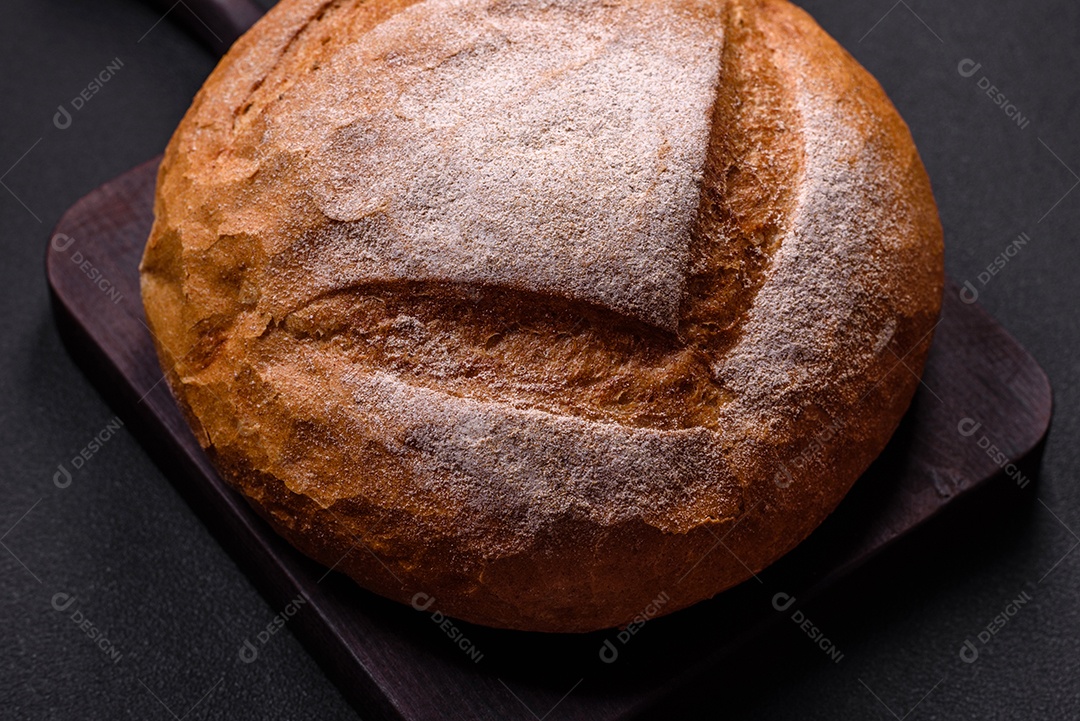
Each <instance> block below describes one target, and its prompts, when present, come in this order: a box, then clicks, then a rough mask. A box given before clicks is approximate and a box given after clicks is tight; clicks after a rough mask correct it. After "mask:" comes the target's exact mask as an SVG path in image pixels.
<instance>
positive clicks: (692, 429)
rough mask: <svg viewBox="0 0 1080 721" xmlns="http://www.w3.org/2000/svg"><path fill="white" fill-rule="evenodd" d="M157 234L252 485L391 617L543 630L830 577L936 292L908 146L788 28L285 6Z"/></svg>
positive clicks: (218, 105)
mask: <svg viewBox="0 0 1080 721" xmlns="http://www.w3.org/2000/svg"><path fill="white" fill-rule="evenodd" d="M155 212H156V221H155V223H154V227H153V231H152V233H151V236H150V239H149V242H148V244H147V247H146V252H145V256H144V258H143V261H142V266H141V271H142V294H143V301H144V304H145V309H146V315H147V319H148V321H149V326H150V328H151V330H152V333H153V335H154V339H155V342H156V344H157V349H158V352H159V354H160V359H161V365H162V368H163V369H164V370H165V374H166V377H167V378H168V383H169V385H170V387H171V388H172V390H173V393H174V394H175V395H176V398H177V400H178V401H179V404H180V406H181V408H182V409H183V411H184V413H185V415H186V417H187V419H188V421H189V423H190V424H191V427H192V429H193V431H194V433H195V435H196V436H197V437H198V439H199V441H200V443H201V444H202V446H203V447H204V448H206V450H207V452H208V453H209V455H210V458H211V459H212V460H213V463H214V464H215V466H216V467H217V468H218V470H219V471H220V472H221V474H222V475H223V476H224V477H225V478H226V479H228V481H229V482H230V483H231V484H232V485H233V486H234V487H235V488H236V489H237V490H239V491H240V492H241V493H242V494H244V496H246V497H247V499H248V500H249V501H250V502H251V504H252V505H253V506H254V508H255V509H257V510H258V511H259V512H260V513H261V514H262V516H263V517H265V518H266V520H267V521H269V523H270V524H272V525H273V527H274V528H275V529H276V530H277V531H278V532H279V533H281V534H282V535H284V536H285V537H286V538H287V539H288V540H289V541H290V542H292V543H293V544H294V545H295V546H297V547H298V548H299V549H301V550H302V551H303V552H304V553H306V554H308V555H309V556H311V557H312V558H314V559H317V560H318V561H320V562H322V563H324V564H326V565H327V566H332V567H333V568H335V569H337V570H340V571H343V572H345V573H347V574H348V575H349V576H351V577H352V578H354V579H355V580H356V581H357V582H358V583H360V584H361V585H362V586H364V587H366V588H368V589H371V590H372V591H375V592H376V593H379V594H382V595H384V596H387V597H389V598H393V599H397V600H400V601H403V602H408V601H410V599H413V598H414V597H417V596H416V594H418V593H423V594H426V595H425V596H423V597H422V598H423V599H425V603H428V602H429V601H428V598H429V597H433V598H434V601H433V603H434V607H436V608H438V609H439V610H440V611H442V612H443V613H445V614H448V615H451V616H456V617H458V618H461V619H465V620H467V621H472V622H476V623H480V624H486V625H491V626H498V627H506V628H515V629H526V630H539V631H564V632H570V631H572V632H581V631H590V630H594V629H599V628H604V627H609V626H616V625H621V624H626V623H628V622H630V621H631V620H632V619H633V618H634V617H635V616H636V615H637V614H638V613H639V612H641V611H642V610H643V609H645V608H646V607H647V606H649V605H650V603H651V602H652V601H653V600H654V599H656V598H657V597H659V596H661V594H666V595H665V596H664V598H666V599H668V600H667V601H666V602H665V603H664V604H662V606H661V610H662V611H663V612H665V613H666V612H671V611H674V610H676V609H679V608H683V607H685V606H688V605H690V604H693V603H695V602H697V601H700V600H702V599H705V598H708V597H711V596H713V595H714V594H716V593H718V592H720V591H722V590H724V589H726V588H728V587H730V586H732V585H734V584H737V583H739V582H741V581H743V580H745V579H747V578H748V577H749V576H750V574H751V573H752V572H757V571H759V570H761V569H763V568H765V567H766V566H768V565H769V564H770V563H772V562H773V561H775V560H776V559H777V558H779V557H780V556H781V555H783V554H784V553H785V552H787V551H788V550H789V549H791V548H792V547H793V546H795V545H796V544H797V543H799V542H800V541H801V540H802V539H804V538H805V537H806V536H807V535H808V534H809V533H810V532H811V531H812V530H813V529H814V528H815V527H816V526H817V525H818V524H820V523H821V521H822V520H823V519H824V518H825V517H826V516H827V515H828V514H829V513H830V512H831V511H832V510H833V508H834V507H835V506H836V505H837V503H838V502H839V501H840V499H841V498H842V497H843V496H844V494H845V493H846V492H847V491H848V489H849V488H850V486H851V485H852V483H853V482H854V481H855V480H856V478H858V476H859V475H860V474H861V473H862V472H863V470H865V468H866V467H867V465H868V464H869V463H870V462H871V461H872V460H873V459H874V457H875V456H877V455H878V453H879V452H880V451H881V450H882V448H883V447H884V446H885V444H886V442H887V441H888V439H889V437H890V435H891V434H892V433H893V431H894V430H895V428H896V426H897V423H898V422H899V420H900V418H901V416H902V415H903V413H904V411H905V409H906V408H907V406H908V404H909V402H910V399H911V397H912V394H913V392H914V389H915V387H916V385H917V384H918V377H919V374H920V373H921V371H922V366H923V361H924V358H925V356H926V353H927V350H928V348H929V345H930V341H931V336H932V331H933V328H934V327H935V321H936V317H937V315H938V311H939V306H940V300H941V292H942V231H941V227H940V223H939V220H938V216H937V210H936V207H935V205H934V200H933V195H932V193H931V189H930V185H929V182H928V179H927V176H926V173H925V170H924V169H923V166H922V163H921V162H920V159H919V157H918V154H917V152H916V149H915V147H914V144H913V142H912V139H911V137H910V135H909V133H908V130H907V127H906V126H905V125H904V123H903V121H902V120H901V119H900V117H899V116H898V114H897V112H896V110H895V109H894V108H893V106H892V105H891V104H890V102H889V101H888V99H887V98H886V96H885V94H884V92H883V91H882V89H881V88H880V87H879V85H878V84H877V83H876V82H875V81H874V79H873V78H872V77H871V76H870V75H869V74H868V73H867V72H866V71H865V70H863V69H862V68H861V67H860V66H859V65H858V64H857V63H856V62H855V61H854V60H853V59H852V58H851V57H850V56H849V55H848V54H847V53H846V52H845V51H844V50H842V49H841V48H840V47H839V46H838V45H837V44H836V42H834V41H833V40H832V39H831V38H829V37H828V36H827V35H826V34H825V33H824V32H823V31H822V30H821V29H820V28H819V27H818V26H817V25H816V24H815V23H814V22H813V20H812V19H811V18H810V17H809V16H807V15H806V14H805V13H803V12H802V11H800V10H798V9H796V8H795V7H794V6H792V5H790V4H789V3H787V2H785V1H784V0H730V1H725V0H603V1H601V0H424V1H423V2H413V1H412V0H367V1H359V0H353V1H349V0H337V1H334V2H327V1H323V0H284V1H283V2H281V3H279V4H278V5H277V7H275V8H274V9H273V10H272V11H271V12H270V13H269V14H268V15H267V16H266V17H265V18H264V19H263V20H262V21H261V22H259V23H258V24H257V25H256V26H255V27H254V28H253V29H252V30H251V31H250V32H248V33H247V34H246V35H245V36H244V37H242V38H241V39H240V40H239V41H238V42H237V43H236V45H235V46H234V47H233V48H232V50H231V51H230V52H229V53H228V55H227V56H226V57H225V58H224V59H223V60H222V61H221V63H220V65H219V66H218V67H217V69H216V70H215V71H214V73H213V74H212V75H211V76H210V79H209V80H208V81H207V82H206V85H205V86H204V87H203V89H202V90H201V91H200V92H199V94H198V96H197V97H196V98H195V101H194V103H193V105H192V107H191V109H190V110H189V111H188V113H187V115H186V116H185V117H184V120H183V122H182V123H181V124H180V127H179V128H178V130H177V131H176V134H175V135H174V137H173V138H172V141H171V142H170V144H169V147H168V150H167V152H166V154H165V159H164V162H163V163H162V166H161V170H160V173H159V176H158V186H157V200H156V206H155Z"/></svg>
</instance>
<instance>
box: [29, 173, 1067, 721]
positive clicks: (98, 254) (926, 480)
mask: <svg viewBox="0 0 1080 721" xmlns="http://www.w3.org/2000/svg"><path fill="white" fill-rule="evenodd" d="M159 162H160V158H157V159H154V160H152V161H150V162H148V163H146V164H144V165H142V166H140V167H138V168H135V169H134V170H132V171H130V172H128V173H126V174H124V175H122V176H120V177H119V178H117V179H115V180H114V181H112V182H110V183H107V184H106V185H104V186H102V187H101V188H99V189H97V190H95V191H94V192H92V193H90V194H89V195H88V196H86V197H85V198H83V199H82V200H80V201H79V202H78V203H76V204H75V205H74V206H73V207H72V208H71V209H70V210H69V211H68V212H67V213H66V214H65V215H64V216H63V218H62V219H61V220H60V223H59V225H58V226H57V228H56V233H55V234H54V236H53V237H52V238H51V239H50V243H49V249H48V251H47V270H48V276H49V283H50V286H51V288H52V294H53V301H54V303H53V306H54V309H55V314H56V317H57V322H58V324H59V326H60V328H61V331H62V333H63V336H64V339H65V343H66V344H67V347H68V349H69V351H70V352H71V354H72V355H73V356H74V357H75V358H76V360H77V361H78V362H79V363H80V364H81V366H82V367H83V368H84V369H85V370H86V372H87V374H88V375H89V376H90V377H91V378H92V379H93V380H94V381H95V383H96V384H97V385H98V387H99V388H100V390H101V391H102V393H103V394H105V395H106V396H107V397H108V399H109V400H110V402H111V403H113V405H114V406H115V407H116V408H117V410H118V412H120V413H121V415H122V416H123V417H124V419H125V423H126V425H127V427H128V428H131V429H134V430H136V432H137V435H138V436H139V437H140V440H142V442H143V443H144V444H145V445H146V446H147V447H148V449H149V450H150V451H151V452H152V453H153V454H154V456H155V457H156V458H157V459H158V461H159V463H160V465H161V468H162V469H163V470H164V471H165V472H166V474H167V475H168V476H169V477H170V479H171V480H172V482H173V483H175V484H176V485H177V486H178V488H180V490H181V491H182V492H183V494H184V496H185V498H187V500H188V502H189V503H190V504H191V506H192V507H193V508H194V509H195V510H196V511H197V512H198V513H199V514H200V516H201V517H202V518H203V519H204V520H205V522H206V524H207V525H208V526H209V527H210V528H211V530H212V531H213V532H214V533H215V535H216V536H217V537H218V539H219V540H220V541H221V543H222V544H223V545H224V546H225V547H226V548H227V549H228V550H229V551H230V553H231V554H232V555H233V557H234V558H235V560H236V563H237V564H238V565H239V566H240V567H241V568H242V569H244V570H245V571H246V572H247V573H248V574H249V575H250V576H251V577H252V579H254V580H255V581H256V582H257V584H258V585H259V587H260V588H261V589H262V591H263V592H264V594H265V595H266V597H267V599H268V600H269V602H270V604H271V605H272V606H273V607H274V609H275V610H276V611H277V610H281V609H283V608H284V607H285V606H286V605H287V604H289V602H290V601H291V600H293V599H295V598H296V597H297V596H298V595H299V594H303V595H304V596H305V597H306V599H307V601H308V602H307V603H306V604H305V605H303V606H302V607H301V610H300V612H299V613H297V614H296V615H295V616H294V617H293V618H292V619H291V620H290V621H289V628H290V629H291V630H292V631H293V632H294V633H295V634H296V636H298V637H299V638H300V639H301V641H302V642H303V643H304V644H305V646H306V647H307V648H308V650H309V651H310V652H311V654H312V655H313V656H314V657H315V658H316V660H317V661H318V662H319V663H320V664H321V666H322V667H323V668H324V669H325V671H326V672H327V674H329V675H330V676H331V677H332V678H333V679H334V680H335V681H336V682H337V683H338V684H339V685H340V687H341V690H342V691H343V693H345V695H346V696H347V697H349V698H350V699H351V700H352V701H353V702H354V703H355V705H356V706H357V708H358V709H359V710H360V711H361V713H362V715H363V717H364V718H365V719H369V718H388V719H409V720H421V719H424V720H427V719H494V718H498V719H526V720H527V719H552V720H555V719H590V720H592V721H597V720H600V721H603V720H607V719H626V718H631V717H635V716H637V715H640V714H641V713H643V712H644V711H645V710H646V709H647V708H649V707H650V706H654V705H656V704H662V703H663V701H664V699H665V698H667V697H669V696H670V695H671V694H674V693H678V692H679V690H680V689H681V688H684V687H685V686H687V685H688V684H691V683H695V681H696V680H697V679H700V678H702V677H703V676H704V675H705V674H708V673H709V672H710V671H711V670H713V669H716V668H717V667H718V665H719V664H722V663H725V657H730V656H731V655H732V654H741V653H742V652H743V650H744V649H745V648H746V645H745V644H746V641H747V640H749V639H752V638H755V637H760V634H761V633H762V632H763V630H764V629H766V628H767V627H769V626H770V625H772V624H776V623H778V622H780V621H784V622H790V620H789V619H790V615H791V613H792V612H793V610H794V609H797V608H798V606H794V607H791V608H788V609H785V610H784V611H783V612H778V611H776V610H775V609H774V600H775V601H776V603H777V604H778V605H783V604H782V602H783V601H785V600H786V598H787V597H786V596H780V597H777V595H776V594H778V593H785V594H788V595H790V596H794V597H797V598H798V599H799V602H800V604H801V603H803V602H805V601H806V600H807V599H808V598H810V597H812V596H816V595H819V594H820V593H822V592H823V591H826V590H828V589H829V587H830V586H832V585H834V583H835V581H836V580H837V579H838V578H840V577H841V576H843V575H845V574H847V573H849V572H850V571H851V570H852V569H854V568H855V567H856V566H858V565H859V564H861V563H862V562H864V561H865V560H867V559H869V558H870V557H871V556H872V555H874V554H875V553H877V552H878V551H880V550H882V549H883V548H885V547H886V546H889V545H890V544H893V543H895V542H896V541H897V539H899V538H901V537H902V536H904V535H905V534H909V533H910V532H912V531H913V530H914V529H915V528H917V527H918V526H920V525H922V524H924V523H926V521H927V520H928V519H930V518H931V517H933V516H935V515H938V514H940V513H941V512H942V511H943V510H944V509H946V508H948V507H950V506H953V505H954V504H956V503H958V499H960V497H962V496H964V495H967V494H970V493H971V492H972V491H973V490H974V489H976V488H978V487H980V486H986V485H988V484H990V483H991V479H995V480H993V481H992V482H993V483H995V484H1008V485H1012V486H1016V485H1024V484H1025V481H1024V478H1026V477H1029V476H1030V473H1031V471H1030V470H1026V471H1025V470H1016V467H1015V466H1014V465H1012V462H1013V461H1017V460H1018V459H1021V458H1023V457H1024V456H1026V455H1027V454H1029V453H1030V452H1031V451H1032V449H1034V448H1035V447H1036V446H1037V445H1039V442H1040V440H1041V439H1042V437H1043V436H1044V434H1045V432H1046V429H1047V426H1048V424H1049V419H1050V410H1051V395H1050V387H1049V383H1048V381H1047V378H1046V376H1045V374H1044V373H1043V371H1042V370H1041V369H1040V368H1039V366H1038V364H1037V363H1036V362H1035V361H1034V359H1032V358H1031V356H1029V355H1028V354H1027V353H1026V352H1025V351H1024V349H1023V348H1021V347H1020V346H1019V345H1018V344H1017V343H1016V341H1015V340H1013V338H1012V337H1010V336H1009V335H1008V334H1007V333H1006V332H1005V331H1004V330H1003V329H1002V328H1001V327H1000V326H999V325H998V324H997V323H996V322H995V321H994V320H993V319H992V318H990V317H989V316H988V315H987V314H986V313H985V312H983V311H982V310H981V309H980V308H979V307H978V306H976V305H967V304H965V303H963V302H962V301H961V300H960V298H959V295H958V293H957V290H956V288H955V286H951V285H950V287H948V288H947V290H946V294H945V306H944V310H943V314H942V320H941V324H940V326H939V327H938V329H937V334H936V337H935V340H934V345H933V349H932V351H931V354H930V358H929V361H928V364H927V368H926V372H925V374H924V384H923V385H922V386H921V387H920V390H919V392H918V394H917V395H916V397H915V400H914V402H913V404H912V407H911V409H910V410H909V412H908V414H907V416H906V417H905V419H904V422H903V424H902V425H901V427H900V430H899V431H898V432H897V433H896V435H895V436H894V438H893V440H892V442H891V443H890V445H889V447H888V448H887V450H886V451H885V453H884V454H883V455H882V456H881V458H880V459H879V460H878V461H877V462H876V463H875V464H874V466H873V467H871V469H870V470H869V471H867V473H866V474H865V475H864V476H863V478H861V479H860V480H859V482H858V483H857V484H856V486H855V489H854V490H853V491H852V492H851V494H849V496H848V497H847V498H846V499H845V500H844V502H843V503H842V504H841V506H840V508H839V509H838V510H837V511H836V512H835V513H834V514H833V515H832V516H831V517H830V518H829V519H828V520H827V521H826V523H825V524H824V525H823V526H822V527H821V528H820V529H819V530H818V531H816V532H815V533H814V534H813V535H812V536H811V537H810V539H808V540H807V541H806V542H805V543H804V544H802V545H801V546H799V548H797V549H796V550H795V551H794V552H793V553H792V554H789V556H788V557H787V558H785V559H783V560H782V561H781V562H779V563H778V564H776V565H774V566H773V567H772V568H770V569H768V570H767V571H766V572H764V573H762V574H761V575H760V580H759V581H757V582H755V581H753V580H751V581H748V582H747V583H746V584H743V585H742V586H740V587H739V588H736V589H733V590H731V591H728V592H726V593H724V594H721V595H720V596H718V597H717V598H715V599H713V600H711V601H707V602H704V603H701V604H698V605H697V606H695V607H693V608H691V609H688V610H685V611H682V612H679V613H676V614H674V615H672V616H668V617H664V618H659V619H655V620H652V621H650V622H648V623H647V624H645V625H644V626H641V627H640V628H637V629H635V630H636V632H635V633H633V634H631V633H629V632H626V633H624V634H623V635H622V637H620V636H619V633H618V631H609V632H601V633H594V634H587V635H576V636H563V635H543V634H530V633H520V632H511V631H499V630H494V629H486V628H481V627H477V626H472V625H469V624H466V623H462V622H459V621H451V622H450V623H452V627H453V628H454V629H456V633H457V634H458V638H457V640H454V639H452V638H451V636H450V635H449V632H448V631H447V629H446V627H445V626H443V625H441V624H440V623H439V621H441V619H439V618H438V617H437V616H436V617H435V618H433V617H432V614H431V613H430V612H422V611H417V610H414V609H413V608H410V607H408V606H402V605H398V604H395V603H392V602H390V601H386V600H384V599H382V598H379V597H377V596H374V595H372V594H370V593H368V592H366V591H364V590H362V589H360V588H359V587H357V586H356V585H355V584H353V583H352V582H351V581H349V580H348V579H347V578H345V577H343V576H341V575H340V574H337V573H334V572H330V573H327V571H326V569H325V568H323V567H321V566H319V565H317V564H315V563H313V562H312V561H310V560H308V559H307V558H305V557H304V556H302V555H301V554H300V553H298V552H297V551H295V550H293V549H292V548H291V547H290V546H289V545H288V544H286V543H285V542H284V541H282V540H281V539H279V538H278V537H277V536H276V535H275V534H274V533H273V532H272V531H271V530H270V528H269V527H268V526H267V525H266V524H265V523H264V522H263V521H262V520H261V519H260V518H259V517H258V516H256V514H255V513H254V512H253V511H252V510H251V509H250V508H249V507H248V506H247V504H246V503H245V501H244V500H243V499H242V498H241V497H240V496H239V495H238V494H236V493H234V492H233V491H232V490H231V489H229V488H228V487H227V486H226V485H225V484H224V482H223V481H222V480H221V479H220V478H219V477H218V476H217V474H216V473H215V472H214V470H213V468H211V466H210V464H209V462H208V461H207V458H206V456H205V455H204V454H203V452H202V450H201V449H200V448H199V445H198V443H197V442H196V441H195V438H194V437H193V436H192V435H191V433H190V431H189V430H188V428H187V426H186V424H185V423H184V420H183V418H182V417H181V415H180V412H179V410H178V409H177V407H176V405H175V403H174V401H173V398H172V396H171V395H170V393H169V389H168V387H167V385H166V384H165V383H164V382H163V381H162V372H161V370H160V368H159V367H158V362H157V358H156V356H155V353H154V349H153V346H152V344H151V340H150V336H149V332H148V330H147V328H146V326H145V325H144V317H143V310H142V305H141V303H140V299H139V278H138V263H139V258H140V256H141V254H142V248H143V244H144V243H145V240H146V237H147V235H148V233H149V230H150V224H151V222H152V219H153V214H152V205H153V191H154V181H155V172H156V169H157V166H158V163H159ZM976 424H981V425H978V426H976ZM991 445H993V446H994V447H996V449H997V450H998V452H999V453H1000V454H1001V455H1000V456H998V455H997V454H992V453H990V452H988V448H989V447H990V446H991ZM1001 458H1008V459H1010V463H1009V464H1008V465H1006V466H1005V467H1004V470H1003V468H1002V463H1001V461H1000V459H1001ZM1021 468H1025V467H1024V466H1021ZM1006 472H1008V473H1006ZM1020 473H1022V474H1023V476H1021V477H1019V478H1018V477H1017V474H1020ZM1016 490H1017V491H1018V492H1019V489H1016ZM716 552H717V553H722V552H724V551H723V550H722V549H718V550H717V551H716ZM946 552H947V551H946ZM462 637H464V638H466V639H467V644H466V643H463V642H461V638H462ZM624 640H625V642H624ZM605 642H606V643H605ZM463 646H468V647H470V648H472V649H474V650H473V651H472V653H471V654H470V653H468V652H466V651H465V650H463V648H462V647H463ZM612 648H614V649H615V650H616V651H617V654H618V656H617V658H616V659H615V660H614V662H612V663H608V662H606V661H605V660H604V658H602V651H603V656H606V658H607V659H609V660H610V659H611V657H612V656H613V653H612V651H611V649H612ZM478 655H479V658H478V659H477V658H476V657H477V656H478ZM727 663H731V662H730V661H727Z"/></svg>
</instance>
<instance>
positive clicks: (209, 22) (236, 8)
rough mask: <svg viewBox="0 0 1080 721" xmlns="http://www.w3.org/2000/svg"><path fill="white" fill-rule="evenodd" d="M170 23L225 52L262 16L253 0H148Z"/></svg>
mask: <svg viewBox="0 0 1080 721" xmlns="http://www.w3.org/2000/svg"><path fill="white" fill-rule="evenodd" d="M147 2H148V3H149V4H150V5H152V6H153V7H155V8H157V9H158V10H160V11H161V12H162V13H165V14H166V15H168V17H169V19H170V20H172V21H173V22H178V23H180V24H181V25H183V26H184V28H185V29H186V30H187V31H188V32H190V33H191V34H192V35H194V36H195V37H196V38H198V39H199V40H201V41H202V43H203V44H204V45H206V46H207V47H208V48H209V49H210V50H211V51H212V52H213V53H214V54H215V55H217V56H218V57H221V56H222V55H224V54H225V53H226V52H227V51H228V50H229V48H230V47H232V44H233V43H234V42H236V39H237V38H239V37H240V36H241V35H243V34H244V33H245V32H247V30H248V28H250V27H251V26H252V25H254V24H255V21H256V20H258V19H259V18H261V17H262V16H263V9H262V8H261V7H259V6H258V5H257V4H256V3H254V2H253V1H252V0H147Z"/></svg>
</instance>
